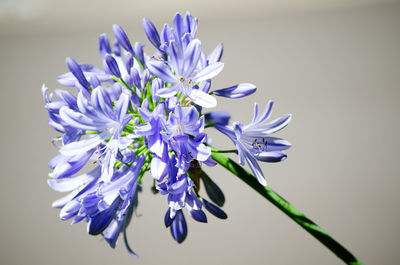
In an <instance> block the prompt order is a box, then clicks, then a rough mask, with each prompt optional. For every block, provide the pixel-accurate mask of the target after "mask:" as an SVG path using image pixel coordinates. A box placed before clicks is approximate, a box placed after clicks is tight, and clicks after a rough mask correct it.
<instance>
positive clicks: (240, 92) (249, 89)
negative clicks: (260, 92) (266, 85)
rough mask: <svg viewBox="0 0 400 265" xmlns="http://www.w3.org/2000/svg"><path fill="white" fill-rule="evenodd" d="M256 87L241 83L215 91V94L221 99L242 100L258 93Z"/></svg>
mask: <svg viewBox="0 0 400 265" xmlns="http://www.w3.org/2000/svg"><path fill="white" fill-rule="evenodd" d="M256 89H257V88H256V86H255V85H253V84H249V83H241V84H238V85H235V86H231V87H228V88H224V89H219V90H216V91H214V94H215V95H217V96H220V97H227V98H242V97H245V96H248V95H251V94H253V93H254V92H255V91H256Z"/></svg>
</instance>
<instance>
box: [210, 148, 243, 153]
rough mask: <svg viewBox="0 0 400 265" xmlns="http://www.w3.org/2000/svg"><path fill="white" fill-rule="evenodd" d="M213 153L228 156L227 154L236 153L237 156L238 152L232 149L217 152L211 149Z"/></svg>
mask: <svg viewBox="0 0 400 265" xmlns="http://www.w3.org/2000/svg"><path fill="white" fill-rule="evenodd" d="M211 150H212V152H213V153H217V154H226V153H234V154H237V150H236V149H231V150H217V149H214V148H211Z"/></svg>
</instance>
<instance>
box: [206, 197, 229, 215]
mask: <svg viewBox="0 0 400 265" xmlns="http://www.w3.org/2000/svg"><path fill="white" fill-rule="evenodd" d="M203 204H204V207H205V208H206V209H207V211H209V212H210V213H211V214H212V215H214V216H215V217H218V218H219V219H226V218H228V215H227V214H226V213H225V212H224V211H222V210H221V209H220V208H219V207H217V206H215V205H214V204H212V203H211V202H208V201H207V200H205V199H203Z"/></svg>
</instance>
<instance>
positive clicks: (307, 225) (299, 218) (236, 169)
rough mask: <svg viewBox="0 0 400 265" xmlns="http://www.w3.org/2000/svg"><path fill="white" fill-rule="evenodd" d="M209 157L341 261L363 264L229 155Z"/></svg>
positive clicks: (213, 154) (354, 264) (219, 153)
mask: <svg viewBox="0 0 400 265" xmlns="http://www.w3.org/2000/svg"><path fill="white" fill-rule="evenodd" d="M211 157H212V158H213V159H214V161H215V162H217V163H218V164H220V165H221V166H223V167H224V168H226V169H227V170H229V171H230V172H232V173H233V174H234V175H236V176H238V177H239V178H240V179H241V180H243V181H244V182H245V183H247V184H248V185H249V186H250V187H252V188H253V189H254V190H255V191H257V192H258V193H259V194H260V195H261V196H263V197H264V198H265V199H267V200H268V201H270V202H271V203H272V204H274V205H275V206H276V207H278V208H279V209H280V210H281V211H282V212H284V213H285V214H286V215H287V216H289V217H290V218H291V219H292V220H293V221H295V222H296V223H297V224H299V225H300V226H301V227H302V228H304V229H305V230H307V232H309V233H310V234H311V235H312V236H314V237H315V238H316V239H318V240H319V241H320V242H321V243H322V244H324V245H325V246H326V247H327V248H328V249H330V250H331V251H332V252H333V253H335V254H336V256H338V257H339V258H340V259H341V260H342V261H343V262H345V263H346V264H352V265H356V264H359V265H361V264H363V263H362V262H361V261H360V260H358V259H357V258H356V257H355V256H354V255H353V254H351V253H350V251H348V250H347V249H346V248H344V247H343V246H342V245H341V244H340V243H339V242H337V241H336V240H335V239H333V238H332V237H331V236H330V235H329V234H328V233H327V232H325V231H324V230H323V229H322V228H321V227H319V226H318V225H317V224H316V223H314V222H313V221H312V220H310V219H309V218H308V217H307V216H305V215H304V214H303V213H302V212H300V211H299V210H298V209H296V208H295V207H293V206H292V205H291V204H290V203H289V202H288V201H286V200H285V199H284V198H282V197H281V196H279V195H278V194H277V193H276V192H275V191H273V190H272V189H271V188H269V187H264V186H263V185H261V184H260V183H258V181H257V179H256V178H255V177H254V176H253V175H252V174H250V173H249V172H247V171H246V170H245V169H244V168H243V167H241V166H240V165H239V164H237V163H236V162H234V161H233V160H232V159H230V158H229V157H227V156H225V155H224V154H221V152H214V150H213V152H212V154H211Z"/></svg>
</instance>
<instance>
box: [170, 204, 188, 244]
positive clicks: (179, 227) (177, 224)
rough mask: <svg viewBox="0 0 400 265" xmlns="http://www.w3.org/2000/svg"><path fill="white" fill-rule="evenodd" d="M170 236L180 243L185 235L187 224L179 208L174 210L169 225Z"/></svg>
mask: <svg viewBox="0 0 400 265" xmlns="http://www.w3.org/2000/svg"><path fill="white" fill-rule="evenodd" d="M170 230H171V235H172V237H173V238H174V239H175V240H176V241H177V242H178V243H182V242H183V241H184V240H185V239H186V236H187V225H186V220H185V216H184V215H183V213H182V211H181V210H178V211H177V212H176V216H175V219H174V221H173V222H172V225H171V227H170Z"/></svg>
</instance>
